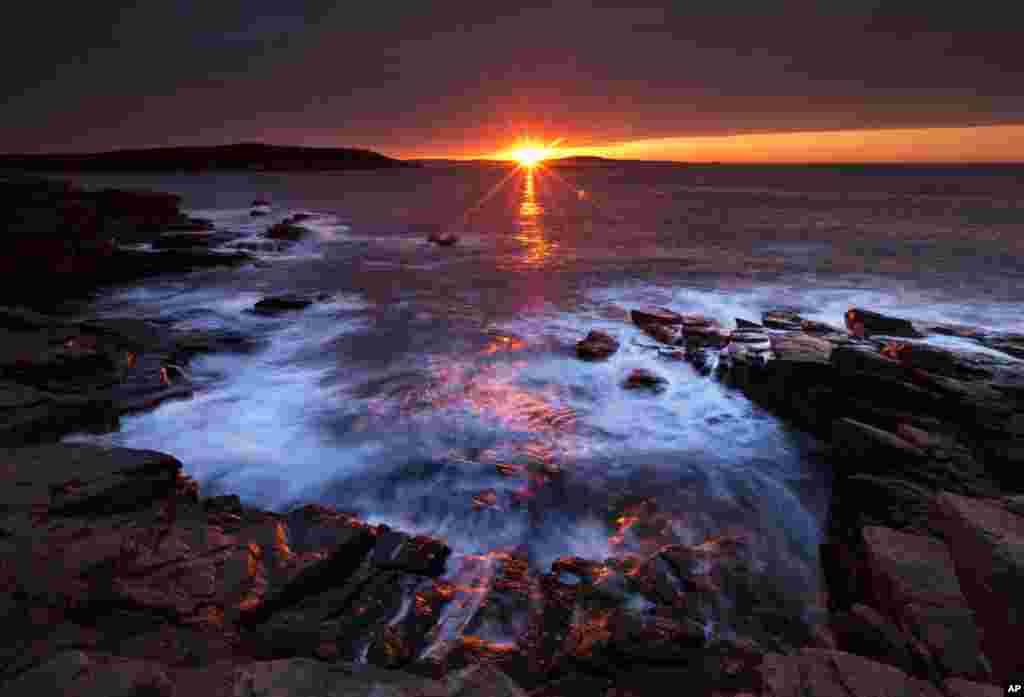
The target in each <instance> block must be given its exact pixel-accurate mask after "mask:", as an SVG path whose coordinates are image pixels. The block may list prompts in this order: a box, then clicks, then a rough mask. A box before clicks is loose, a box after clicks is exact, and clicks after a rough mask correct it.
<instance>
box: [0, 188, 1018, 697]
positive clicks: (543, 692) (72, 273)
mask: <svg viewBox="0 0 1024 697" xmlns="http://www.w3.org/2000/svg"><path fill="white" fill-rule="evenodd" d="M2 191H3V196H4V199H3V201H4V208H3V220H4V221H5V222H4V224H5V225H6V226H7V235H6V240H5V241H6V242H7V244H8V248H9V249H14V250H16V253H17V255H18V256H17V260H18V263H14V262H13V261H11V259H12V257H11V256H5V257H4V258H5V259H7V260H8V261H6V262H5V263H6V264H8V266H9V267H10V268H8V269H7V271H8V272H9V273H11V274H15V276H16V278H17V282H14V283H11V284H10V288H9V289H5V292H7V293H8V294H7V295H5V296H4V297H5V298H7V300H6V301H5V304H6V306H5V307H3V308H0V333H2V337H3V340H2V342H0V447H2V450H0V467H2V468H3V476H2V478H0V548H2V552H0V559H2V560H3V563H2V566H0V606H2V608H3V610H2V614H3V616H4V619H5V624H6V631H5V632H4V633H3V635H2V639H0V694H5V695H6V694H10V695H21V694H34V695H40V696H42V695H50V694H53V695H56V694H62V695H80V696H81V697H93V696H95V697H113V696H115V695H124V696H126V697H127V696H135V695H161V696H162V697H169V696H172V695H178V696H181V695H188V694H195V695H210V696H217V695H223V696H225V697H227V696H232V697H236V696H237V697H241V696H246V697H255V696H256V695H263V696H268V697H269V696H280V697H288V696H293V695H309V696H310V697H312V696H313V695H337V696H341V695H345V696H348V695H351V696H355V695H364V696H366V697H369V696H371V695H373V696H374V697H385V696H389V695H390V696H394V697H398V696H399V695H406V696H412V695H419V696H421V697H427V696H437V697H441V696H442V695H443V696H446V697H455V696H463V697H470V696H479V697H483V696H484V695H501V696H509V697H511V696H517V697H518V696H522V695H530V696H531V697H575V696H577V695H578V696H580V697H583V696H587V697H589V696H591V695H593V696H603V697H648V696H653V695H664V694H674V693H681V694H693V695H716V696H720V697H725V696H727V695H728V696H732V697H740V696H741V695H747V696H751V695H759V696H763V697H769V696H771V697H831V696H833V695H835V696H837V697H838V696H842V697H878V696H881V695H893V696H894V697H895V696H897V695H899V696H906V697H911V696H915V697H988V696H989V695H991V696H992V697H995V695H997V694H1003V689H1004V685H1005V684H1006V683H1007V682H1010V681H1012V680H1019V677H1020V676H1021V675H1022V672H1024V652H1021V651H1019V650H1017V648H1016V646H1015V642H1014V638H1015V636H1014V635H1015V632H1014V630H1015V629H1016V627H1018V626H1020V625H1021V623H1022V613H1024V600H1022V596H1021V594H1020V592H1019V588H1021V587H1022V586H1024V476H1022V475H1021V472H1022V469H1021V468H1022V466H1024V362H1021V361H1020V360H1018V359H1019V357H1021V356H1022V355H1024V337H1020V336H1014V335H996V334H993V333H990V332H984V331H981V330H979V329H974V328H971V327H963V326H950V325H927V324H923V323H918V322H914V321H912V320H910V319H905V318H898V317H889V316H885V315H880V314H877V313H873V312H871V311H869V310H865V309H861V308H851V309H850V311H849V312H848V313H847V316H846V326H845V327H831V326H826V325H822V324H819V323H814V322H808V321H805V320H803V318H801V317H800V316H799V315H797V314H795V313H793V312H790V311H787V310H784V309H780V310H778V311H773V312H768V313H765V314H764V316H762V317H760V318H737V322H736V325H737V326H736V327H735V328H730V327H724V326H720V325H719V324H718V323H716V322H715V321H713V320H711V319H709V318H705V317H699V316H694V315H682V314H678V313H676V312H674V311H672V309H671V308H632V312H631V313H629V315H627V316H624V317H623V319H622V321H623V323H624V324H625V323H626V322H632V323H633V324H635V325H637V326H639V327H640V328H641V329H642V330H643V331H644V332H645V333H646V334H648V335H649V336H650V337H652V338H653V340H654V341H655V342H657V343H656V344H655V345H654V346H653V347H652V350H658V351H661V352H663V353H664V354H665V355H666V357H670V358H674V359H683V360H686V361H688V362H690V363H691V364H692V365H693V367H694V368H695V370H696V371H697V372H698V373H699V374H701V375H703V376H704V379H707V380H720V381H722V382H724V383H726V384H728V385H730V386H732V387H733V388H734V389H735V390H736V391H737V392H738V393H741V394H742V395H744V396H745V397H746V398H749V399H750V400H752V401H754V402H756V403H757V404H759V405H761V406H763V407H765V408H766V409H768V410H769V411H771V412H773V413H775V414H777V415H779V416H780V417H781V418H783V419H785V420H787V421H788V422H789V423H791V424H792V425H793V426H794V427H796V428H799V429H801V430H805V431H807V432H809V433H811V434H813V435H814V436H816V437H817V438H818V439H820V440H821V441H823V442H825V443H829V444H830V455H829V464H830V466H831V468H832V477H833V486H832V494H831V496H832V498H831V502H830V511H829V516H828V528H827V534H826V542H825V543H824V545H823V546H822V549H821V560H822V570H823V575H824V578H825V586H826V590H827V592H826V596H827V597H826V598H823V600H822V603H821V608H820V610H821V612H820V617H818V618H817V621H815V622H813V623H808V624H804V623H802V622H798V621H796V618H799V617H805V616H806V615H807V614H808V608H806V607H801V606H795V605H793V603H792V600H791V599H790V598H789V597H788V596H787V595H786V594H785V593H783V592H780V590H779V589H777V588H775V587H773V585H772V584H771V583H770V582H768V581H767V580H766V579H765V578H764V577H763V576H762V575H761V572H760V571H759V570H758V566H757V564H756V563H755V560H754V559H753V558H752V555H751V552H750V549H751V544H750V541H751V539H750V538H751V533H750V531H745V530H742V529H730V530H722V531H721V534H719V535H716V536H714V537H711V538H709V539H707V540H704V541H703V542H701V543H700V544H679V543H666V542H665V535H664V527H665V525H664V520H663V519H662V518H661V517H660V516H659V513H658V511H657V510H656V509H654V508H653V507H652V506H650V505H646V504H645V503H644V502H638V503H637V505H636V506H633V507H631V508H630V509H629V510H625V511H622V512H621V515H620V516H619V517H618V518H616V519H615V520H614V521H613V524H614V525H618V526H619V528H620V529H621V530H622V531H623V534H625V532H626V530H627V529H629V530H630V532H631V534H635V535H637V536H638V537H639V538H641V539H642V540H644V542H645V547H644V548H645V549H646V550H647V551H646V552H645V553H644V554H642V555H623V556H621V557H612V558H608V559H603V560H600V559H583V558H579V557H563V558H560V559H558V560H557V561H555V562H554V564H552V567H551V569H550V570H549V571H548V572H547V573H542V574H535V573H533V572H531V571H530V569H529V564H528V562H527V560H526V559H523V558H519V557H517V556H516V555H515V554H512V553H491V554H489V555H483V556H481V557H480V559H479V560H478V562H479V564H480V568H481V573H480V576H484V575H485V574H484V567H487V568H490V569H493V581H492V583H490V584H489V586H488V587H487V588H485V587H484V585H483V584H482V583H476V582H473V581H471V582H468V583H466V584H464V585H458V584H453V583H448V582H445V581H443V580H441V579H440V577H441V576H442V575H443V572H444V569H445V562H446V560H447V558H448V557H449V555H450V554H451V550H450V549H449V547H448V546H447V545H446V543H445V541H444V540H440V539H434V538H430V537H425V536H415V535H408V534H405V533H403V532H402V531H399V530H392V529H390V528H388V527H387V526H385V525H371V524H368V523H367V522H365V521H363V520H360V519H358V518H356V517H354V516H352V515H349V514H347V513H344V512H341V511H336V510H332V509H329V508H325V507H322V506H319V505H312V504H311V505H305V506H302V507H300V508H297V509H294V510H291V511H288V512H286V513H275V512H269V511H263V510H258V509H255V508H252V507H249V506H247V505H245V504H244V503H243V502H242V501H240V500H239V499H238V497H237V496H231V495H226V496H214V497H204V496H203V495H202V492H201V490H200V488H199V486H198V484H197V483H196V482H195V481H193V480H192V479H191V478H190V477H188V476H187V474H186V473H185V465H183V461H184V463H185V464H187V461H188V454H187V453H173V454H166V453H160V452H155V451H149V450H136V449H126V448H112V449H111V448H101V447H98V446H92V445H82V444H68V443H60V442H59V441H60V438H61V437H62V436H63V435H65V434H66V433H68V432H70V431H72V430H83V429H95V430H99V431H106V430H110V429H112V428H116V427H117V420H118V418H119V416H120V415H122V414H125V413H128V412H131V411H137V410H140V409H148V408H151V407H152V406H154V405H156V404H158V403H160V402H161V401H163V400H166V399H175V398H187V397H188V396H189V395H190V394H191V390H192V387H191V385H190V383H189V378H188V362H189V360H190V358H191V357H192V356H195V355H197V354H199V353H203V352H212V351H236V352H245V351H248V350H251V349H252V346H251V345H250V344H249V343H248V342H247V340H246V339H245V338H244V337H239V336H232V335H227V334H225V333H223V332H197V331H191V332H187V333H185V332H176V331H172V330H171V329H170V328H168V327H166V326H162V325H160V324H158V323H154V322H148V321H145V320H140V319H109V318H105V319H86V320H82V319H75V320H72V319H70V318H69V317H68V316H67V315H62V314H61V313H59V312H56V311H54V309H55V308H56V307H57V304H56V303H57V302H58V300H62V299H67V298H69V297H73V294H76V293H77V294H81V293H87V292H88V291H90V290H91V289H93V288H96V287H98V286H101V285H104V284H110V283H124V282H130V281H132V280H135V279H138V278H143V277H146V276H147V275H150V274H154V273H182V272H187V271H189V270H191V269H194V268H199V267H204V266H207V265H210V264H214V263H217V264H221V263H248V262H249V261H251V258H248V257H246V256H245V255H241V254H238V255H237V257H234V256H233V257H230V258H229V257H228V256H227V255H225V254H223V253H222V252H218V251H216V250H213V249H211V248H210V247H211V244H210V240H211V239H222V238H223V237H225V236H229V235H230V232H229V231H219V230H211V229H209V227H210V226H209V225H208V224H206V223H204V222H203V221H196V220H193V219H190V218H188V217H187V216H185V215H184V214H182V213H181V212H180V208H179V205H180V201H179V200H178V199H177V198H176V197H173V196H167V195H162V194H152V193H143V192H85V191H81V190H78V189H75V188H73V187H69V186H66V185H62V184H56V183H40V182H31V183H28V182H25V181H23V180H22V181H19V182H14V183H9V184H7V185H5V188H3V189H2ZM291 220H292V222H289V223H288V225H294V226H298V225H300V224H301V222H302V221H301V220H295V219H294V218H293V219H291ZM182 235H188V236H189V237H186V238H185V239H184V240H182V238H181V236H182ZM300 236H301V235H300V234H299V233H296V234H295V235H277V234H270V232H269V229H268V235H267V237H268V240H271V239H273V240H274V241H275V242H284V243H287V242H288V240H289V239H290V238H291V237H300ZM140 243H146V244H147V245H148V247H147V248H146V249H137V248H133V247H132V246H131V245H138V244H140ZM165 255H166V256H165ZM57 277H60V278H65V279H74V281H75V282H74V283H73V284H72V283H67V284H63V285H61V284H58V283H57V282H56V281H55V280H54V279H55V278H57ZM8 291H9V292H8ZM320 300H322V298H320V297H317V296H311V297H298V296H282V297H280V298H266V299H264V300H263V301H261V303H262V304H261V306H259V307H255V308H253V311H254V312H258V313H276V312H301V311H302V310H303V308H304V307H306V306H308V305H309V304H311V303H313V302H317V301H320ZM29 306H30V307H29ZM932 336H955V337H958V338H959V339H962V340H963V341H962V342H961V343H960V344H958V346H969V345H970V344H971V343H973V344H974V345H975V346H976V347H977V350H970V349H968V348H946V347H944V346H939V345H937V344H935V343H934V342H931V343H930V342H929V337H932ZM620 338H621V337H617V336H613V335H612V333H609V332H602V331H594V332H591V333H590V335H588V336H587V337H581V342H580V344H579V345H578V347H577V355H578V356H579V357H580V358H581V359H585V360H587V361H600V360H602V359H604V358H606V357H607V356H609V355H611V354H613V353H615V352H616V351H617V350H618V349H619V345H620ZM623 380H624V382H623V385H622V387H623V389H627V388H637V387H640V388H650V390H649V391H650V392H652V393H657V392H658V387H659V386H660V385H662V384H663V383H664V381H665V378H663V377H662V376H659V375H657V374H655V373H647V372H645V373H644V374H639V375H628V376H627V375H623ZM652 398H653V397H652ZM179 458H180V459H179ZM552 476H557V473H555V474H553V475H552ZM480 498H481V505H482V506H483V505H488V500H487V499H486V497H484V496H481V497H480ZM470 575H472V574H470ZM442 617H444V618H447V619H449V620H450V619H451V618H453V617H455V618H457V619H458V620H459V621H458V622H456V624H457V626H459V627H461V628H462V629H463V630H464V631H461V633H459V634H458V635H454V636H452V635H449V634H447V633H445V632H442V631H440V629H439V628H440V626H441V622H440V619H441V618H442ZM724 617H728V624H729V625H730V626H731V627H732V628H733V630H734V631H731V632H729V633H728V635H723V634H719V633H716V632H714V631H713V622H714V621H715V620H716V619H717V621H722V619H723V618H724ZM510 618H513V619H514V621H513V620H512V619H510ZM489 620H494V621H506V623H507V624H511V625H514V626H515V627H516V637H515V641H513V642H495V641H489V640H487V639H485V638H483V637H481V636H480V634H479V633H478V632H477V631H476V630H477V629H479V628H480V627H481V626H483V625H484V624H485V623H486V622H487V621H489Z"/></svg>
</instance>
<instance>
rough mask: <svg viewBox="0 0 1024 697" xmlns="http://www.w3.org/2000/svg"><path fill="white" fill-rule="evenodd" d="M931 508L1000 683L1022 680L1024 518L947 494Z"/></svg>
mask: <svg viewBox="0 0 1024 697" xmlns="http://www.w3.org/2000/svg"><path fill="white" fill-rule="evenodd" d="M932 508H933V519H934V524H935V525H936V526H937V528H938V529H939V530H941V531H942V533H943V534H944V535H945V536H946V538H947V539H948V540H949V543H950V550H951V552H952V558H953V560H954V562H955V564H956V568H957V570H958V571H959V572H960V580H961V582H962V584H963V589H964V594H965V595H966V596H967V598H968V600H969V601H970V603H971V607H972V608H973V609H974V610H975V612H976V613H977V619H978V623H979V624H980V625H981V627H982V629H983V630H984V643H983V646H984V649H985V653H986V654H987V655H988V657H989V659H990V660H991V661H992V667H993V669H994V672H995V676H996V678H997V679H999V680H1008V679H1010V678H1012V677H1014V676H1018V677H1019V676H1020V675H1021V673H1022V672H1024V652H1022V651H1021V650H1020V646H1019V643H1018V642H1017V641H1016V640H1015V639H1014V636H1015V634H1017V633H1019V631H1020V627H1021V626H1024V594H1022V593H1021V591H1020V589H1021V588H1024V516H1020V515H1017V514H1015V513H1013V512H1012V511H1010V510H1008V509H1007V508H1005V507H1003V506H1000V505H997V504H995V503H993V502H989V501H984V500H981V499H974V498H968V497H965V496H957V495H955V494H951V493H948V492H945V493H942V494H940V495H939V496H937V497H935V499H933V502H932Z"/></svg>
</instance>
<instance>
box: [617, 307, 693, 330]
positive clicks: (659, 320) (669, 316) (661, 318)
mask: <svg viewBox="0 0 1024 697" xmlns="http://www.w3.org/2000/svg"><path fill="white" fill-rule="evenodd" d="M629 316H630V319H632V320H633V323H634V324H636V325H637V326H638V327H643V326H644V325H645V324H675V325H677V324H682V323H683V316H682V315H680V314H679V313H676V312H672V310H667V309H665V308H664V307H642V308H640V309H637V310H630V311H629Z"/></svg>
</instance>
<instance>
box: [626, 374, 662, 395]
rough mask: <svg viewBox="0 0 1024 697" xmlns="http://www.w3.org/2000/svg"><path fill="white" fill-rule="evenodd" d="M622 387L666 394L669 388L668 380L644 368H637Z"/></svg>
mask: <svg viewBox="0 0 1024 697" xmlns="http://www.w3.org/2000/svg"><path fill="white" fill-rule="evenodd" d="M622 386H623V387H625V388H626V389H630V390H636V389H640V390H650V391H652V392H664V391H665V389H667V387H668V380H666V379H665V378H663V377H661V376H660V375H657V374H656V373H652V372H651V371H649V370H645V369H644V368H637V369H635V370H633V371H632V372H631V373H630V374H629V375H628V376H627V377H626V381H625V382H624V383H623V384H622Z"/></svg>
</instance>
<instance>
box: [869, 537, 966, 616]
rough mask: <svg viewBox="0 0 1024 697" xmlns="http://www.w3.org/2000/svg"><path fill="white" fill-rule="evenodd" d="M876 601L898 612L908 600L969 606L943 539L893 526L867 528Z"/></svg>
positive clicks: (880, 605)
mask: <svg viewBox="0 0 1024 697" xmlns="http://www.w3.org/2000/svg"><path fill="white" fill-rule="evenodd" d="M863 536H864V544H865V549H866V552H867V559H868V566H869V568H870V570H871V572H872V580H873V586H874V591H875V595H876V597H875V600H876V602H877V603H878V606H879V607H882V608H888V609H890V611H892V612H893V613H894V614H898V613H899V612H901V611H902V608H903V607H904V606H905V605H906V604H908V603H919V604H922V605H934V606H939V607H966V605H967V599H966V598H965V597H964V594H963V592H962V590H961V589H960V582H959V581H958V580H957V575H956V571H955V569H954V568H953V558H952V556H950V553H949V548H948V547H947V546H946V545H945V544H944V543H943V542H942V541H941V540H937V539H935V538H932V537H925V536H923V535H909V534H906V533H902V532H899V531H898V530H892V529H890V528H884V527H877V526H871V527H866V528H864V530H863Z"/></svg>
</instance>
